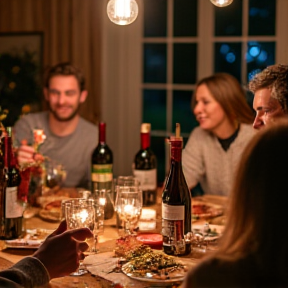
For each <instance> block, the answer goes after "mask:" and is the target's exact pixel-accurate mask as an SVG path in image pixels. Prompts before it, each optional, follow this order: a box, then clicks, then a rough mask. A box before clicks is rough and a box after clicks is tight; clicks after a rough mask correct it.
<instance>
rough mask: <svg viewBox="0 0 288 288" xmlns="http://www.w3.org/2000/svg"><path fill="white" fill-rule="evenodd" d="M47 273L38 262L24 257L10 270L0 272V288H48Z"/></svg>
mask: <svg viewBox="0 0 288 288" xmlns="http://www.w3.org/2000/svg"><path fill="white" fill-rule="evenodd" d="M49 278H50V277H49V273H48V271H47V270H46V268H45V267H44V265H43V264H42V262H41V261H40V260H38V259H37V258H34V257H25V258H23V259H22V260H20V261H19V262H17V263H16V264H15V265H13V266H12V267H11V268H9V269H6V270H3V271H0V287H1V288H2V287H3V288H4V287H5V288H6V287H11V288H19V287H25V288H30V287H31V288H40V287H48V283H49V280H50V279H49Z"/></svg>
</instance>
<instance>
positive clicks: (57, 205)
mask: <svg viewBox="0 0 288 288" xmlns="http://www.w3.org/2000/svg"><path fill="white" fill-rule="evenodd" d="M62 200H63V199H62V198H61V199H57V200H53V201H51V202H48V203H46V204H45V206H44V208H43V209H41V210H40V211H39V216H40V217H41V218H42V219H43V220H46V221H51V222H59V221H60V220H61V214H62V210H61V202H62Z"/></svg>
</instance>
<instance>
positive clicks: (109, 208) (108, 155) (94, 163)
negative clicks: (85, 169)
mask: <svg viewBox="0 0 288 288" xmlns="http://www.w3.org/2000/svg"><path fill="white" fill-rule="evenodd" d="M91 167H92V171H91V179H92V194H93V193H94V191H95V190H102V189H106V205H105V209H104V217H105V219H110V218H112V216H113V214H114V208H113V204H112V202H111V199H112V198H111V197H112V196H111V195H112V194H113V193H112V181H113V153H112V150H111V149H110V148H109V146H108V145H107V143H106V123H104V122H100V123H99V143H98V145H97V147H96V148H95V149H94V151H93V153H92V157H91ZM108 194H109V195H110V196H109V195H108Z"/></svg>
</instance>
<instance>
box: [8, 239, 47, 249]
mask: <svg viewBox="0 0 288 288" xmlns="http://www.w3.org/2000/svg"><path fill="white" fill-rule="evenodd" d="M42 242H43V240H26V239H15V240H5V245H6V248H13V249H38V248H39V246H40V244H41V243H42Z"/></svg>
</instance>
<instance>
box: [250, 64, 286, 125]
mask: <svg viewBox="0 0 288 288" xmlns="http://www.w3.org/2000/svg"><path fill="white" fill-rule="evenodd" d="M249 90H250V91H252V92H253V93H254V101H253V108H254V110H255V112H256V116H255V120H254V123H253V127H254V128H255V129H258V130H259V129H262V128H263V127H265V126H266V125H269V124H270V123H272V122H275V121H277V120H278V119H279V118H283V117H287V116H288V65H282V64H276V65H271V66H268V67H267V68H266V69H264V70H263V71H261V72H260V73H258V74H256V75H255V77H254V78H253V79H252V80H251V81H250V82H249Z"/></svg>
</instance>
